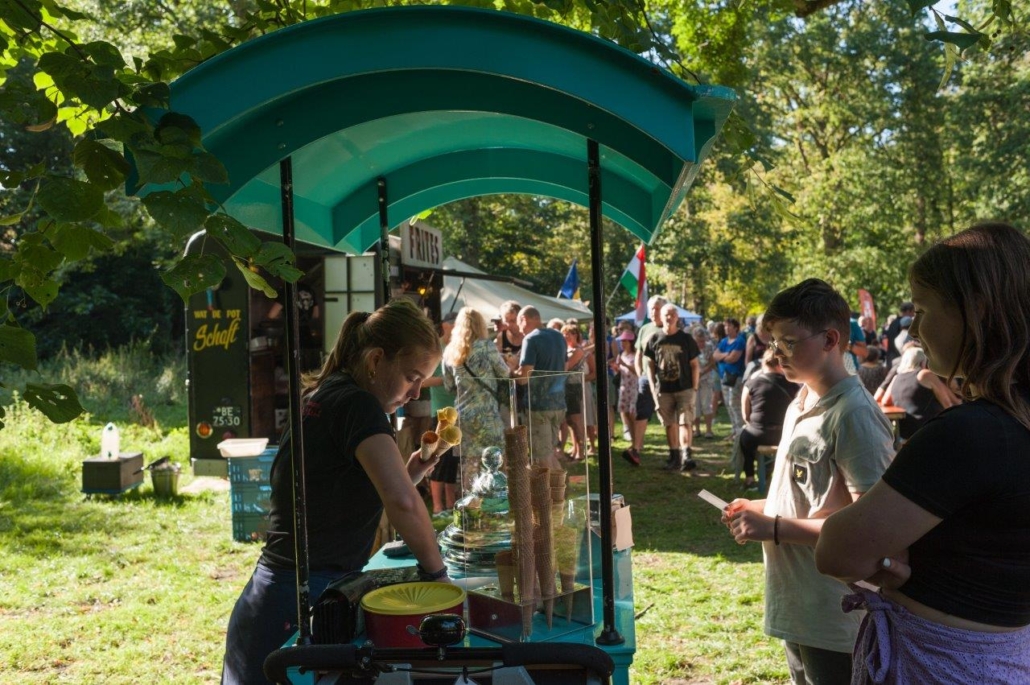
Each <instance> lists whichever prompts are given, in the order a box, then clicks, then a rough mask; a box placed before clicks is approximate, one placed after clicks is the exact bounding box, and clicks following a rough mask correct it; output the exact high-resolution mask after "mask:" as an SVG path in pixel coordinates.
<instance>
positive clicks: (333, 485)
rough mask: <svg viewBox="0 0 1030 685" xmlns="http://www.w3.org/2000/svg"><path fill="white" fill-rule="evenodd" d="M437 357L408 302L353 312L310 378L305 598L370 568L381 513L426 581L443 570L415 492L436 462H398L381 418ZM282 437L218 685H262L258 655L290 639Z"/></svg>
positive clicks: (431, 334) (290, 536)
mask: <svg viewBox="0 0 1030 685" xmlns="http://www.w3.org/2000/svg"><path fill="white" fill-rule="evenodd" d="M439 360H440V341H439V338H438V337H437V335H436V331H435V330H434V328H433V323H432V322H431V321H430V320H429V319H428V318H426V316H425V315H424V314H423V313H422V312H421V311H420V310H419V309H418V307H416V306H415V305H414V304H412V303H411V302H410V301H408V300H394V301H392V302H390V303H389V304H387V305H385V306H384V307H381V308H380V309H378V310H376V311H375V312H374V313H372V314H369V313H367V312H352V313H351V314H350V316H348V317H347V319H346V320H345V321H344V322H343V327H342V328H341V330H340V335H339V338H338V339H337V341H336V345H335V347H334V348H333V351H332V354H330V355H329V358H328V359H326V361H325V364H324V365H323V367H322V370H321V371H319V372H318V373H316V374H314V375H313V376H311V377H308V378H305V381H304V390H303V395H302V401H303V409H302V411H303V422H304V424H303V425H304V468H305V475H306V482H307V507H308V530H307V533H308V563H309V566H310V571H311V572H310V578H309V590H310V598H311V601H312V602H314V601H315V600H317V598H318V596H319V595H320V594H321V593H322V591H323V590H324V589H325V588H326V587H327V586H328V585H329V583H331V582H333V581H335V580H338V579H340V578H343V577H344V576H346V575H348V574H350V573H353V572H356V571H360V570H361V569H362V567H363V566H364V565H365V563H366V562H367V561H368V558H369V554H370V553H371V551H372V545H373V543H374V540H375V535H376V528H377V527H378V525H379V520H380V518H381V516H382V513H383V511H384V509H385V511H386V513H387V515H388V516H389V518H390V523H392V524H393V526H394V527H395V528H396V529H397V531H398V532H399V533H400V534H401V537H403V538H404V541H405V542H406V543H407V544H408V546H409V547H410V548H411V551H412V553H413V554H414V555H415V558H416V559H418V563H419V568H420V571H422V574H421V575H422V577H423V578H424V579H425V580H446V579H447V569H446V567H445V566H444V563H443V558H442V557H441V556H440V550H439V548H438V547H437V543H436V534H435V532H434V531H433V526H432V524H431V523H430V520H429V513H428V511H427V509H426V506H425V504H424V503H423V501H422V497H421V496H420V495H419V494H418V492H417V491H416V490H415V484H416V483H418V482H419V481H420V480H421V479H422V478H423V477H424V476H425V475H426V473H428V472H429V471H431V470H432V469H433V467H434V466H436V463H437V461H438V457H435V456H434V457H433V458H431V459H429V460H427V461H422V460H421V459H420V458H419V456H420V453H419V452H415V453H414V454H412V455H410V457H407V458H406V459H405V456H406V455H405V456H402V455H401V453H400V452H399V451H398V449H397V443H396V441H395V438H394V432H393V427H392V426H391V424H390V421H389V420H388V418H387V414H392V413H393V412H395V411H397V409H399V408H400V407H401V406H403V405H404V404H406V403H407V402H408V401H409V400H411V399H414V398H416V397H418V396H419V393H420V392H421V390H422V381H423V380H425V379H426V378H429V377H430V376H432V375H433V370H434V369H435V368H436V365H437V363H438V362H439ZM290 453H291V450H290V438H289V435H287V436H286V438H285V439H284V440H283V442H282V444H281V445H280V447H279V453H278V454H277V455H276V457H275V461H274V462H273V463H272V472H271V482H272V496H271V500H272V506H271V513H270V514H269V527H268V536H267V538H268V541H267V543H266V544H265V547H264V549H263V550H262V553H261V557H260V559H258V562H257V567H256V568H255V570H254V574H253V575H252V576H251V579H250V582H248V583H247V586H246V587H245V588H244V590H243V593H242V594H241V595H240V597H239V599H238V600H236V605H235V607H233V611H232V615H231V616H230V618H229V628H228V634H227V635H226V649H225V659H224V661H223V665H222V682H223V683H246V684H247V685H252V684H254V683H265V682H268V681H267V679H266V678H265V676H264V672H263V671H262V665H263V664H264V661H265V657H266V656H268V654H270V653H271V652H273V651H275V650H276V649H278V648H279V647H281V646H282V645H283V644H284V643H285V642H286V641H287V640H288V639H289V638H290V637H291V636H292V635H293V634H294V632H296V630H297V582H296V552H295V544H296V541H295V539H294V533H293V527H294V509H293V480H292V479H293V466H292V460H291V458H290Z"/></svg>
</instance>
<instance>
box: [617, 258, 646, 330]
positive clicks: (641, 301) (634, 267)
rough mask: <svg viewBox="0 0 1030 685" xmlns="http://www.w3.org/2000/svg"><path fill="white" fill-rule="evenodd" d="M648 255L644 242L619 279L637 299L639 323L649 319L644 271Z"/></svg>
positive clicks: (637, 318) (637, 319) (620, 283)
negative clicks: (646, 254)
mask: <svg viewBox="0 0 1030 685" xmlns="http://www.w3.org/2000/svg"><path fill="white" fill-rule="evenodd" d="M645 261H646V257H645V254H644V244H643V243H641V244H640V249H639V250H637V253H636V254H635V255H633V259H631V260H630V262H629V266H627V267H626V270H625V271H623V272H622V278H620V279H619V285H621V286H622V287H623V288H625V289H626V291H627V292H629V294H630V295H632V296H633V299H634V300H635V301H636V321H637V325H638V326H639V325H640V324H642V323H644V321H645V320H646V319H647V276H646V274H645V272H644V262H645Z"/></svg>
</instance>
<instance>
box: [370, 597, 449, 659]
mask: <svg viewBox="0 0 1030 685" xmlns="http://www.w3.org/2000/svg"><path fill="white" fill-rule="evenodd" d="M464 603H465V590H463V589H462V588H460V587H458V586H457V585H451V584H450V583H430V582H420V583H398V584H397V585H387V586H386V587H381V588H379V589H378V590H373V591H372V592H369V593H368V594H367V595H365V596H364V597H362V598H361V608H362V609H363V610H364V612H365V632H366V633H368V639H369V640H371V641H372V644H374V645H375V646H376V647H412V648H420V647H425V646H426V644H425V643H424V642H422V638H420V637H419V636H418V632H417V629H418V624H419V623H421V622H422V619H423V618H425V617H426V616H428V615H429V614H459V615H460V614H461V613H462V605H463V604H464ZM409 626H411V627H412V628H414V629H416V630H415V631H409V630H408V627H409Z"/></svg>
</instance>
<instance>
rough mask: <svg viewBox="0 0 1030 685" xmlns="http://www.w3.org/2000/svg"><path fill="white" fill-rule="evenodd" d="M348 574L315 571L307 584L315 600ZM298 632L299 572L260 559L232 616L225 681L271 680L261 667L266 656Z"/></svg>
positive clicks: (251, 684)
mask: <svg viewBox="0 0 1030 685" xmlns="http://www.w3.org/2000/svg"><path fill="white" fill-rule="evenodd" d="M345 575H347V574H346V573H345V572H343V571H339V572H333V573H324V572H323V573H318V572H315V571H312V572H311V574H310V578H309V582H308V587H309V588H310V589H311V597H310V599H311V602H312V603H314V602H315V601H316V600H317V599H318V597H319V596H320V595H321V594H322V592H323V591H324V590H325V588H326V587H327V586H328V585H329V583H331V582H333V581H334V580H337V579H339V578H342V577H343V576H345ZM295 632H297V573H296V571H294V570H293V569H283V568H274V567H272V566H268V565H267V564H264V563H262V562H261V561H258V563H257V566H256V567H255V568H254V574H253V575H252V576H251V577H250V581H249V582H248V583H247V586H246V587H245V588H243V593H242V594H240V597H239V599H237V600H236V606H234V607H233V610H232V614H231V615H230V616H229V629H228V632H227V633H226V636H225V658H224V660H223V661H222V683H224V684H225V685H255V684H256V683H271V681H269V680H268V679H267V678H265V673H264V671H263V670H262V667H263V665H264V663H265V657H267V656H268V655H269V654H271V653H272V652H274V651H275V650H277V649H279V648H280V647H282V646H283V644H285V643H286V641H287V640H289V639H290V637H291V636H292V635H293V634H294V633H295Z"/></svg>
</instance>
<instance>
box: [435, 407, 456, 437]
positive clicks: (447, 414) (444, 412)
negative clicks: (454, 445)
mask: <svg viewBox="0 0 1030 685" xmlns="http://www.w3.org/2000/svg"><path fill="white" fill-rule="evenodd" d="M457 422H458V410H457V409H455V408H454V407H444V408H443V409H437V410H436V433H437V435H443V429H444V428H446V427H447V426H453V425H454V424H456V423H457Z"/></svg>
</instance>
